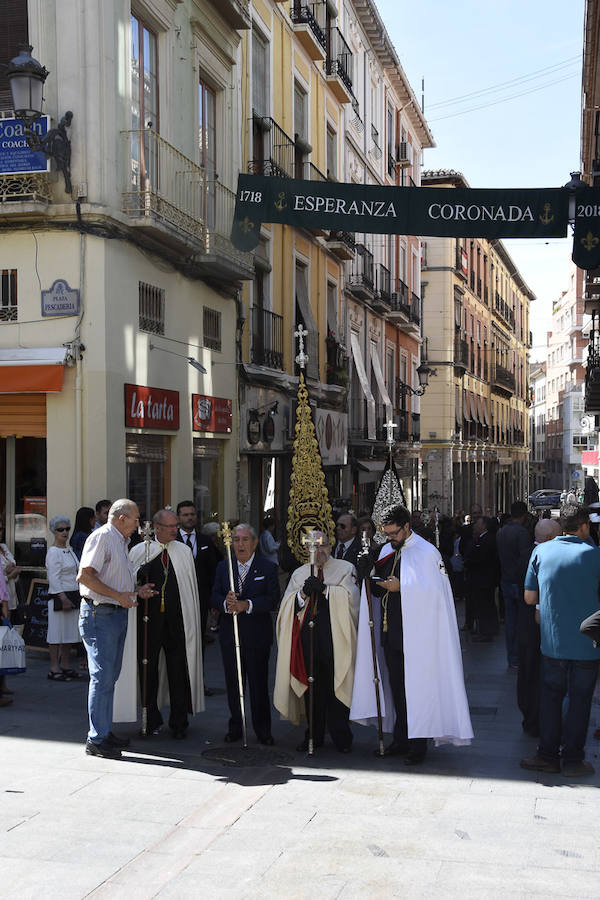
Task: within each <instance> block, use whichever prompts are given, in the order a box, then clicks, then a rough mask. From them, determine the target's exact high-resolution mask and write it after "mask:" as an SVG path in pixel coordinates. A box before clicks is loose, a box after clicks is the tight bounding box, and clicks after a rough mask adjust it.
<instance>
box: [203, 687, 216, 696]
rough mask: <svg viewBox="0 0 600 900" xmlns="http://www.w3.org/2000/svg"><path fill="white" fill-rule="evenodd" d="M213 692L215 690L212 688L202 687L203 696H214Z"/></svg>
mask: <svg viewBox="0 0 600 900" xmlns="http://www.w3.org/2000/svg"><path fill="white" fill-rule="evenodd" d="M214 694H215V692H214V691H213V690H212V688H207V687H205V688H204V696H205V697H214Z"/></svg>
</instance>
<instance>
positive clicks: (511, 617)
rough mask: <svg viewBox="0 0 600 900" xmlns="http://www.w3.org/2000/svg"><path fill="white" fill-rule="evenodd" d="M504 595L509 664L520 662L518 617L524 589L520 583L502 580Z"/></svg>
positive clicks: (501, 585)
mask: <svg viewBox="0 0 600 900" xmlns="http://www.w3.org/2000/svg"><path fill="white" fill-rule="evenodd" d="M500 587H501V588H502V596H503V598H504V636H505V638H506V659H507V661H508V665H509V666H517V665H518V664H519V651H518V649H517V618H518V615H519V603H523V602H524V601H523V599H522V593H523V591H522V589H521V587H520V585H518V584H513V583H512V582H510V581H502V582H501V583H500Z"/></svg>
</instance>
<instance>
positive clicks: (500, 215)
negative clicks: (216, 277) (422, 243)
mask: <svg viewBox="0 0 600 900" xmlns="http://www.w3.org/2000/svg"><path fill="white" fill-rule="evenodd" d="M588 191H589V193H590V194H591V193H593V194H594V195H595V194H596V191H594V190H593V189H592V188H589V189H588ZM586 196H587V194H586ZM588 203H589V201H588ZM598 203H599V204H600V191H599V192H598ZM598 209H600V206H599V207H598ZM568 212H569V191H568V190H566V189H565V188H539V189H538V188H517V189H514V190H512V189H490V190H488V189H484V190H478V189H476V188H422V187H388V186H381V185H361V184H346V183H340V182H333V181H303V180H298V179H293V178H271V177H266V176H260V175H240V176H239V180H238V190H237V198H236V206H235V217H234V222H233V229H232V235H231V239H232V242H233V243H234V244H235V246H236V247H238V248H239V249H240V250H252V249H254V247H256V246H257V244H258V239H259V235H260V226H261V224H262V223H263V222H272V223H279V224H283V225H294V226H296V227H297V228H323V229H329V230H332V231H344V232H359V233H366V234H414V235H420V236H424V237H479V238H488V239H494V238H555V237H565V235H566V233H567V221H568ZM599 243H600V241H599Z"/></svg>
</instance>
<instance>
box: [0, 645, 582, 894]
mask: <svg viewBox="0 0 600 900" xmlns="http://www.w3.org/2000/svg"><path fill="white" fill-rule="evenodd" d="M464 661H465V671H466V676H467V687H468V691H469V699H470V703H471V708H472V715H473V726H474V730H475V741H474V742H473V745H472V746H471V747H468V748H451V747H444V748H439V749H437V750H435V749H433V750H431V751H430V754H429V757H428V759H427V761H426V763H425V765H424V766H422V767H420V768H407V767H405V766H404V765H403V763H402V761H401V760H400V761H399V760H385V761H383V760H379V759H376V758H375V757H374V756H373V748H374V747H375V746H376V734H375V731H374V730H367V729H363V728H360V727H358V726H357V727H356V728H355V744H354V752H353V753H352V755H351V756H343V757H342V756H340V755H339V754H338V753H337V752H336V751H335V750H334V749H333V748H331V747H330V748H327V747H326V748H324V749H323V750H322V751H320V752H319V755H318V756H316V757H315V758H314V760H313V761H310V760H308V759H307V758H306V757H304V756H302V755H300V754H298V753H296V752H295V751H294V747H295V746H296V744H297V743H298V741H299V739H300V737H301V731H300V729H296V728H292V727H291V726H289V725H288V724H286V723H276V724H275V726H274V735H275V738H276V741H277V744H276V746H275V747H274V748H258V747H256V746H255V745H254V744H253V742H252V741H251V742H250V744H251V746H250V751H249V760H248V761H249V762H250V763H252V765H247V766H244V767H243V768H242V767H239V766H236V765H231V763H230V762H228V761H233V762H235V761H236V760H237V759H239V756H240V753H241V750H240V749H238V748H236V747H231V746H229V747H226V746H225V745H224V744H223V741H222V739H223V735H224V734H225V731H226V730H227V728H226V724H227V713H226V709H225V696H224V693H223V686H224V685H223V678H222V672H221V666H220V657H219V651H218V647H217V645H216V644H213V645H212V646H210V647H209V648H208V654H207V673H208V675H207V682H208V684H209V686H210V687H212V688H216V689H219V692H218V693H217V694H216V695H215V696H212V697H209V698H207V711H206V712H205V713H204V714H203V715H201V716H198V717H197V718H196V719H195V720H194V721H193V723H192V727H191V728H190V732H189V736H188V738H187V740H186V741H173V740H172V739H170V737H169V736H168V734H167V735H165V736H164V737H163V736H160V737H157V738H153V739H151V740H150V741H146V742H145V741H143V740H142V739H140V738H136V736H135V735H136V728H135V727H134V726H133V725H131V726H125V727H122V728H121V729H120V731H121V732H123V733H127V734H129V735H130V736H132V738H133V740H132V746H131V748H130V751H127V752H126V753H125V754H124V756H123V759H122V760H121V761H108V760H102V759H97V758H91V757H89V756H86V755H85V753H84V748H83V742H84V739H85V733H86V688H87V680H86V681H85V682H73V683H71V684H59V683H55V682H50V681H48V680H47V679H46V672H47V659H46V658H45V657H44V655H43V653H42V652H41V651H37V652H34V653H32V654H30V656H29V660H28V666H29V667H28V671H27V673H26V675H24V676H21V677H20V678H11V679H9V684H10V686H11V687H12V688H14V689H15V691H16V693H15V702H14V705H13V706H12V707H7V708H6V709H2V710H0V750H1V759H2V803H1V805H0V830H1V832H2V841H1V844H0V866H1V870H2V879H1V882H0V897H1V898H15V900H16V898H18V900H26V898H43V900H51V898H57V900H70V898H72V900H78V898H83V897H93V898H95V900H105V898H106V900H108V898H115V900H116V898H124V900H132V898H135V900H144V898H150V897H159V898H161V900H162V898H177V900H183V898H202V900H210V898H261V900H263V898H285V900H304V898H306V900H314V898H319V900H328V898H341V900H351V898H359V897H360V898H363V897H364V898H386V897H402V898H436V900H438V898H452V897H457V898H478V900H480V898H492V897H494V898H502V900H509V898H510V900H513V898H515V900H516V898H523V900H524V898H527V900H532V898H534V897H540V898H541V897H544V898H547V897H553V898H559V897H560V898H567V897H568V898H578V900H579V898H586V897H590V898H596V897H598V895H599V894H600V887H599V878H600V840H599V838H598V819H599V812H598V797H599V795H598V794H597V793H596V791H597V789H598V786H599V784H600V760H598V749H599V746H600V742H598V741H596V740H594V738H593V737H592V736H591V732H590V737H589V741H588V759H589V760H590V761H591V762H593V763H594V765H595V766H596V768H597V770H598V771H597V774H596V775H595V776H594V777H593V778H591V779H587V780H585V781H583V780H582V781H579V782H578V781H573V780H572V779H571V780H569V779H565V778H563V777H562V776H550V775H537V776H536V774H535V773H527V772H524V771H522V770H521V769H520V768H519V759H520V757H521V756H523V755H526V754H530V753H531V751H533V749H534V747H535V741H534V740H533V739H531V738H526V737H524V736H523V735H522V732H521V726H520V716H519V712H518V710H517V708H516V704H515V700H514V695H515V680H516V672H515V671H514V670H507V669H506V665H505V657H504V652H503V647H502V641H501V639H498V640H497V641H496V642H495V643H494V644H492V645H490V644H477V645H471V644H466V646H465V652H464ZM599 724H600V706H596V705H595V706H594V707H593V710H592V721H591V724H590V728H591V730H593V729H594V728H595V727H597V726H598V725H599ZM207 751H208V755H209V756H211V757H213V758H212V759H208V758H207V756H203V753H205V752H207ZM274 751H277V753H274ZM215 756H216V757H220V758H221V761H219V760H218V759H214V757H215ZM264 759H266V761H267V765H260V763H261V761H262V760H264ZM223 762H225V764H223Z"/></svg>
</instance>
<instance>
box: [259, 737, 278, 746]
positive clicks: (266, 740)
mask: <svg viewBox="0 0 600 900" xmlns="http://www.w3.org/2000/svg"><path fill="white" fill-rule="evenodd" d="M258 743H259V744H263V745H264V746H265V747H272V746H273V744H274V743H275V740H274V738H273V735H271V734H267V735H266V737H259V738H258Z"/></svg>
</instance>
